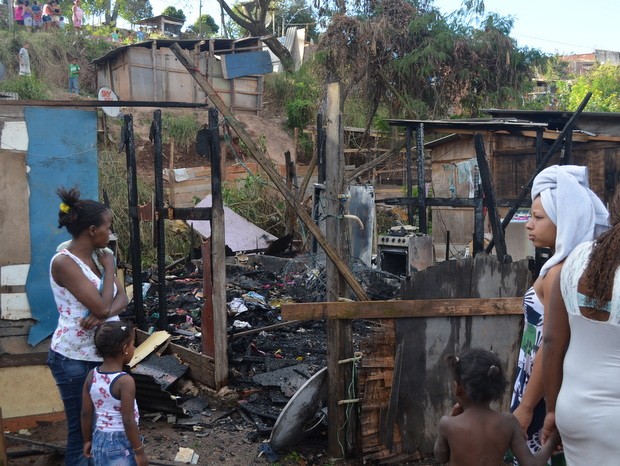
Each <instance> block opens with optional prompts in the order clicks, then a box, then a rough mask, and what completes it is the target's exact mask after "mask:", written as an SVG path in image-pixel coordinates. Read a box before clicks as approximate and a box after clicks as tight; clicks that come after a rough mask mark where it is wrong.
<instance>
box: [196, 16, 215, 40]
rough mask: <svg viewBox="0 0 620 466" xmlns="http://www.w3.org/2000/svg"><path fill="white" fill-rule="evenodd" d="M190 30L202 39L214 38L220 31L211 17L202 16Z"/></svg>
mask: <svg viewBox="0 0 620 466" xmlns="http://www.w3.org/2000/svg"><path fill="white" fill-rule="evenodd" d="M188 29H189V30H190V31H191V32H193V33H194V34H198V35H200V36H202V37H213V36H215V35H216V34H217V33H218V31H219V30H220V28H219V26H218V25H217V24H216V23H215V20H214V19H213V18H212V17H211V15H201V16H200V17H199V18H198V19H197V20H196V21H195V22H194V24H192V25H191V26H190V27H189V28H188Z"/></svg>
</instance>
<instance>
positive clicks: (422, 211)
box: [415, 123, 428, 234]
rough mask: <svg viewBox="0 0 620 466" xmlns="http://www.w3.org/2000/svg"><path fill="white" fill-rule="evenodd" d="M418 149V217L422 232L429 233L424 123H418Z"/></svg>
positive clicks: (416, 139) (416, 134)
mask: <svg viewBox="0 0 620 466" xmlns="http://www.w3.org/2000/svg"><path fill="white" fill-rule="evenodd" d="M415 136H416V137H415V141H416V149H417V152H418V200H419V202H420V205H419V206H418V217H419V218H420V232H421V233H423V234H427V233H428V227H427V225H426V182H425V175H424V123H420V124H419V125H418V129H417V131H416V133H415Z"/></svg>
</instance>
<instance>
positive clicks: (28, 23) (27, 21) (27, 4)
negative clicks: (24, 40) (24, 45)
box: [23, 0, 34, 32]
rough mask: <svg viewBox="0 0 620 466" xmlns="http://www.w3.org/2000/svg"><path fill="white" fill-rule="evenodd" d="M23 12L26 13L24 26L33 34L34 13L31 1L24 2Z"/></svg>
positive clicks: (25, 0)
mask: <svg viewBox="0 0 620 466" xmlns="http://www.w3.org/2000/svg"><path fill="white" fill-rule="evenodd" d="M23 12H24V26H26V30H27V31H28V32H32V26H33V24H34V19H33V16H34V14H33V13H32V8H31V7H30V0H24V5H23Z"/></svg>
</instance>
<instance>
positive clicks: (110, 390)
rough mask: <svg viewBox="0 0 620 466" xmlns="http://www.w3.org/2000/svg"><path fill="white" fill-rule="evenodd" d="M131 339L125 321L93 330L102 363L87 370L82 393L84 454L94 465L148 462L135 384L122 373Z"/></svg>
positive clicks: (133, 465) (128, 465)
mask: <svg viewBox="0 0 620 466" xmlns="http://www.w3.org/2000/svg"><path fill="white" fill-rule="evenodd" d="M134 339H135V332H134V328H133V326H132V325H131V323H129V322H121V321H115V322H110V321H108V322H105V323H104V324H103V325H101V327H99V329H97V331H96V333H95V347H96V348H97V352H98V353H99V355H100V356H101V357H102V358H103V363H102V364H101V365H100V366H99V367H96V368H95V369H92V370H91V371H90V372H89V373H88V375H87V376H86V382H85V383H84V390H83V392H82V435H83V436H84V455H85V456H86V457H89V458H91V457H92V458H93V459H94V463H95V466H106V465H111V464H113V465H115V466H136V465H137V466H146V465H148V463H149V462H148V458H147V457H146V453H145V451H144V443H143V442H142V438H141V437H140V432H139V430H138V419H139V415H138V405H137V403H136V384H135V382H134V380H133V378H132V377H131V376H130V375H129V374H127V373H126V372H123V365H125V364H127V363H129V361H131V358H132V357H133V354H134V350H135V347H134ZM95 413H96V424H95V429H94V433H93V414H95Z"/></svg>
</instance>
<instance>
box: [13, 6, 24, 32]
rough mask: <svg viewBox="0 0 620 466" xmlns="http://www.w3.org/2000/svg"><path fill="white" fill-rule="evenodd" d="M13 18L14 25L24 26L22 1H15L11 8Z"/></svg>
mask: <svg viewBox="0 0 620 466" xmlns="http://www.w3.org/2000/svg"><path fill="white" fill-rule="evenodd" d="M13 18H14V19H15V23H16V24H19V25H20V26H23V25H24V0H17V2H15V5H14V6H13Z"/></svg>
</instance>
